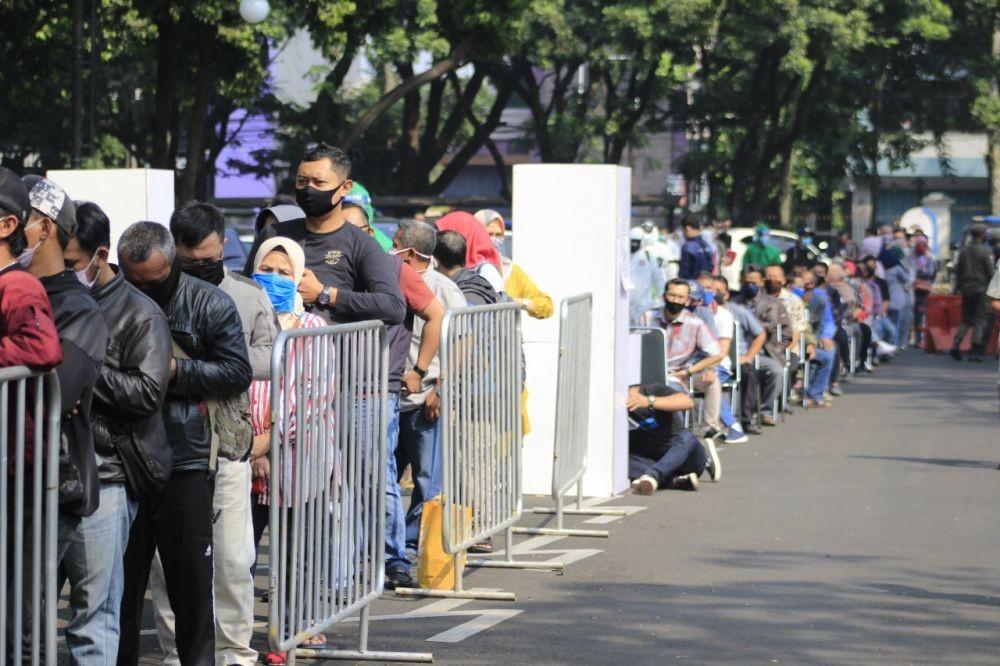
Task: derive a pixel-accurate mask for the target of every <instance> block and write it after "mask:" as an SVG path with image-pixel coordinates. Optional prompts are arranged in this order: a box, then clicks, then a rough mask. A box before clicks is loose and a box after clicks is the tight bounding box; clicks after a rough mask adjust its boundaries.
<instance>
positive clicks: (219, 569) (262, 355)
mask: <svg viewBox="0 0 1000 666" xmlns="http://www.w3.org/2000/svg"><path fill="white" fill-rule="evenodd" d="M170 233H171V234H172V235H173V237H174V243H176V247H177V256H179V257H180V259H181V269H182V270H183V271H184V273H186V274H187V275H190V276H191V277H196V278H199V279H201V280H204V281H205V282H208V283H210V284H213V285H215V286H217V287H218V288H219V289H221V290H222V291H223V292H225V293H226V294H227V295H228V296H229V297H230V298H232V299H233V302H234V303H235V304H236V310H237V311H238V312H239V314H240V322H241V324H242V329H243V337H244V340H245V342H246V345H247V351H248V353H249V356H250V367H251V368H252V369H253V377H254V379H257V380H266V379H268V378H269V376H270V370H271V349H272V347H273V346H274V338H275V337H276V336H277V335H278V321H277V315H276V314H275V312H274V306H272V305H271V299H270V298H268V296H267V294H266V293H265V292H264V289H263V288H262V287H261V286H260V285H259V284H257V283H256V282H254V281H253V280H248V279H247V278H245V277H243V276H242V275H239V274H237V273H233V272H231V271H229V270H228V269H226V268H225V267H224V266H223V263H222V256H223V249H224V248H223V239H224V238H225V233H226V220H225V217H224V216H223V214H222V211H220V210H219V209H218V208H216V207H215V206H213V205H211V204H205V203H196V204H190V205H188V206H184V207H183V208H181V209H179V210H177V211H175V212H174V214H173V215H172V216H171V217H170ZM249 404H250V401H249V395H248V396H247V400H246V409H247V414H249ZM240 416H241V415H240V414H235V413H234V414H233V418H239V417H240ZM247 423H248V424H249V420H248V421H247ZM247 432H248V433H252V431H251V430H250V428H249V426H248V427H247ZM252 443H253V442H252V438H251V439H247V440H246V441H245V446H246V447H247V451H249V447H250V446H251V445H252ZM221 453H223V454H225V452H221ZM254 455H255V456H259V455H261V453H260V452H254ZM250 482H251V472H250V463H249V462H248V460H247V458H246V457H245V456H240V457H239V458H238V459H236V455H234V454H233V453H232V452H230V454H229V455H228V456H227V455H219V458H218V470H217V472H216V475H215V514H216V519H215V524H214V529H213V530H212V541H213V544H214V546H213V550H214V553H215V651H216V661H217V662H218V663H221V664H227V665H231V664H241V665H245V666H251V665H252V664H256V663H257V652H256V651H255V650H254V649H253V648H251V647H250V639H251V638H252V637H253V619H254V618H253V576H252V574H251V573H250V570H251V568H252V567H253V563H254V556H255V553H256V550H255V548H254V540H253V520H252V519H251V516H250ZM151 587H152V588H153V602H154V604H155V605H156V612H157V615H158V616H159V617H158V619H159V621H158V622H157V626H158V627H159V628H160V642H161V645H162V646H163V647H164V649H165V651H166V652H167V661H166V663H174V660H175V658H176V657H175V654H176V651H175V649H174V647H175V646H174V636H173V632H172V631H171V629H173V626H174V618H173V616H172V615H173V614H172V613H171V612H170V608H169V606H168V605H167V603H166V601H167V600H166V597H165V595H164V594H163V587H162V576H161V572H160V570H159V567H156V566H155V564H154V568H153V574H152V583H151Z"/></svg>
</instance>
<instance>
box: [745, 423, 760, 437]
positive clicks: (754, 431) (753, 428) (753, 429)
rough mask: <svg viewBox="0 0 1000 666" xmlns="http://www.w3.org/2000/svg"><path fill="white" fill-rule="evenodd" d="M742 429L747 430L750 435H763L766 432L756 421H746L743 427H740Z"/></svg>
mask: <svg viewBox="0 0 1000 666" xmlns="http://www.w3.org/2000/svg"><path fill="white" fill-rule="evenodd" d="M740 429H741V430H742V431H743V432H745V433H746V434H748V435H763V434H764V431H763V430H761V429H760V428H758V427H757V425H756V424H755V423H753V422H751V423H744V424H743V427H742V428H740Z"/></svg>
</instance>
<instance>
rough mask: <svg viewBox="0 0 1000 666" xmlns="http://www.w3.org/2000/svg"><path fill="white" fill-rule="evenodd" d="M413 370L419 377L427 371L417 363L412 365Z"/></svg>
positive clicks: (423, 375)
mask: <svg viewBox="0 0 1000 666" xmlns="http://www.w3.org/2000/svg"><path fill="white" fill-rule="evenodd" d="M413 372H415V373H417V374H418V375H420V378H421V379H423V378H424V377H426V376H427V371H426V370H424V369H423V368H421V367H420V366H419V365H414V366H413Z"/></svg>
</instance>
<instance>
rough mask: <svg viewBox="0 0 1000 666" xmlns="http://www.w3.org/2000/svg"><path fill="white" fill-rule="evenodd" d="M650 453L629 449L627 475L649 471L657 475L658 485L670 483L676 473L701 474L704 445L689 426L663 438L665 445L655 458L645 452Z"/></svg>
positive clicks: (655, 476)
mask: <svg viewBox="0 0 1000 666" xmlns="http://www.w3.org/2000/svg"><path fill="white" fill-rule="evenodd" d="M649 453H652V452H651V451H646V452H644V453H642V454H640V453H631V452H630V453H629V457H628V476H629V478H630V479H633V480H634V479H638V478H639V477H640V476H642V475H643V474H648V475H649V476H652V477H653V478H655V479H656V483H657V485H658V486H659V487H661V488H662V487H663V486H665V485H667V484H668V483H670V481H671V479H673V478H674V477H675V476H680V475H682V474H691V473H694V474H697V475H698V476H701V473H702V472H704V471H705V465H706V464H707V461H708V458H707V456H706V455H705V447H704V446H702V444H701V442H700V441H698V438H697V437H695V436H694V435H693V434H691V431H690V430H681V431H680V432H679V433H677V434H676V435H675V436H674V438H673V439H671V440H670V441H669V442H666V446H664V448H663V449H662V450H661V452H660V453H659V454H658V456H657V457H656V458H651V457H649V455H646V454H649Z"/></svg>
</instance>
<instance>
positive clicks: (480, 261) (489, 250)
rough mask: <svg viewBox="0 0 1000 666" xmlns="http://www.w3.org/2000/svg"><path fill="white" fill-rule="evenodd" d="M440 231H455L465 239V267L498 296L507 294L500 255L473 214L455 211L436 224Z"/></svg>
mask: <svg viewBox="0 0 1000 666" xmlns="http://www.w3.org/2000/svg"><path fill="white" fill-rule="evenodd" d="M434 226H436V227H437V229H438V231H454V232H456V233H459V234H461V235H462V238H464V239H465V267H466V268H468V269H469V270H471V271H472V272H474V273H476V274H477V275H479V276H481V277H483V278H484V279H485V280H486V281H487V282H489V283H490V286H491V287H493V290H494V291H496V292H497V293H498V294H500V293H506V292H505V290H504V286H503V278H502V277H501V276H500V253H499V252H497V249H496V248H495V247H493V241H492V240H490V235H489V234H488V233H486V229H485V228H484V227H483V225H481V224H479V221H478V220H477V219H476V218H475V217H473V216H472V214H471V213H466V212H464V211H455V212H454V213H448V214H447V215H445V216H444V217H442V218H441V219H440V220H438V221H437V222H435V223H434Z"/></svg>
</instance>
